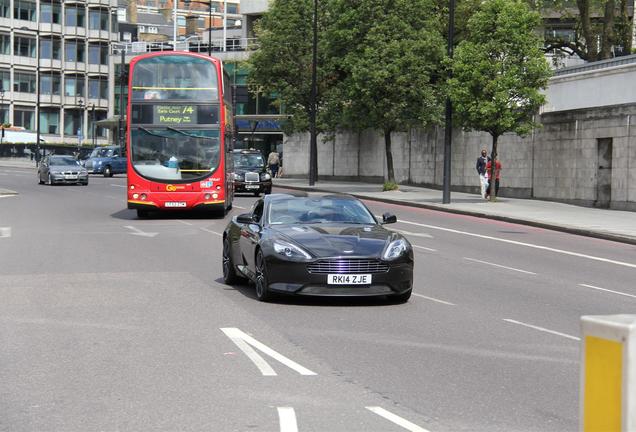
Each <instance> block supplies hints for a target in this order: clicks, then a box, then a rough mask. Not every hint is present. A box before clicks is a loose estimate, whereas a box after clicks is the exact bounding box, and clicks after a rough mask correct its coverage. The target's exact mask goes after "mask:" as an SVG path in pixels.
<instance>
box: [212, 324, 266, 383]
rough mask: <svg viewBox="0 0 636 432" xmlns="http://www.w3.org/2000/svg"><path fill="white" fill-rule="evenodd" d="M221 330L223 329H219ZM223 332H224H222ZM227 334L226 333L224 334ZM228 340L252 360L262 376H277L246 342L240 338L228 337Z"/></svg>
mask: <svg viewBox="0 0 636 432" xmlns="http://www.w3.org/2000/svg"><path fill="white" fill-rule="evenodd" d="M221 330H223V329H221ZM223 331H225V330H223ZM226 334H227V333H226ZM230 339H231V340H232V342H234V344H235V345H236V346H237V347H239V349H240V350H241V351H243V353H244V354H245V355H246V356H247V358H249V359H250V360H252V363H254V364H255V365H256V367H257V368H258V370H259V371H261V373H262V374H263V376H276V375H278V374H277V373H276V371H274V369H273V368H272V367H271V366H270V365H269V363H267V362H266V361H265V359H264V358H263V357H261V355H260V354H259V353H257V352H256V351H255V350H254V348H252V347H251V346H250V345H249V344H248V343H247V342H245V341H244V340H243V339H241V338H234V337H231V336H230Z"/></svg>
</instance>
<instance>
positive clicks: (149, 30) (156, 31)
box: [148, 26, 159, 34]
mask: <svg viewBox="0 0 636 432" xmlns="http://www.w3.org/2000/svg"><path fill="white" fill-rule="evenodd" d="M148 33H152V34H157V33H159V29H158V28H157V27H153V26H149V27H148Z"/></svg>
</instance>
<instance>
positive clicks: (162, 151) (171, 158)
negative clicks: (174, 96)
mask: <svg viewBox="0 0 636 432" xmlns="http://www.w3.org/2000/svg"><path fill="white" fill-rule="evenodd" d="M130 145H131V146H130V148H131V162H132V165H133V167H134V168H135V170H136V171H137V172H138V173H139V174H141V175H142V176H144V177H146V178H148V179H151V180H159V181H175V180H176V181H178V180H184V181H194V180H197V179H203V178H205V177H207V176H209V175H210V173H211V172H213V171H215V170H216V168H217V167H218V165H219V160H220V156H221V155H220V144H219V131H218V129H209V130H201V129H197V130H193V129H177V128H172V127H165V126H162V127H148V128H145V127H136V128H133V129H132V131H131V142H130Z"/></svg>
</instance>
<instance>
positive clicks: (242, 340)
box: [221, 327, 317, 376]
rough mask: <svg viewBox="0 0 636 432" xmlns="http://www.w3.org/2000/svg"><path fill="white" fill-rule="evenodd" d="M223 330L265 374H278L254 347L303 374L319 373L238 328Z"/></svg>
mask: <svg viewBox="0 0 636 432" xmlns="http://www.w3.org/2000/svg"><path fill="white" fill-rule="evenodd" d="M221 331H222V332H223V333H225V335H226V336H227V337H229V338H230V340H232V342H234V343H235V344H236V346H238V347H239V348H240V349H241V351H243V352H244V353H245V355H246V356H248V357H249V359H250V360H252V362H254V364H255V365H256V367H258V369H259V370H260V371H261V373H262V374H263V375H265V376H274V375H277V374H276V372H275V371H274V369H272V367H271V366H270V365H269V364H268V363H267V362H266V361H265V360H264V359H263V357H261V356H260V355H259V354H258V353H257V352H256V351H254V350H253V349H252V347H254V348H256V349H257V350H259V351H260V352H262V353H263V354H265V355H268V356H269V357H271V358H273V359H274V360H276V361H278V362H280V363H282V364H284V365H285V366H287V367H288V368H290V369H293V370H295V371H296V372H298V373H299V374H301V375H317V374H316V373H315V372H312V371H310V370H309V369H307V368H305V367H303V366H301V365H299V364H298V363H296V362H295V361H293V360H290V359H288V358H287V357H285V356H284V355H282V354H280V353H278V352H276V351H274V350H273V349H271V348H270V347H268V346H267V345H265V344H263V343H261V342H259V341H257V340H256V339H254V338H253V337H251V336H249V335H248V334H246V333H244V332H242V331H241V330H239V329H238V328H235V327H226V328H222V329H221ZM250 345H251V346H250Z"/></svg>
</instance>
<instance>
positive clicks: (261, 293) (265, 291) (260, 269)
mask: <svg viewBox="0 0 636 432" xmlns="http://www.w3.org/2000/svg"><path fill="white" fill-rule="evenodd" d="M255 283H256V298H258V299H259V300H260V301H262V302H266V301H269V300H270V299H271V298H272V294H271V292H270V290H269V287H268V285H269V283H268V282H267V267H266V265H265V258H264V257H263V251H261V250H259V251H258V253H257V254H256V281H255Z"/></svg>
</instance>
